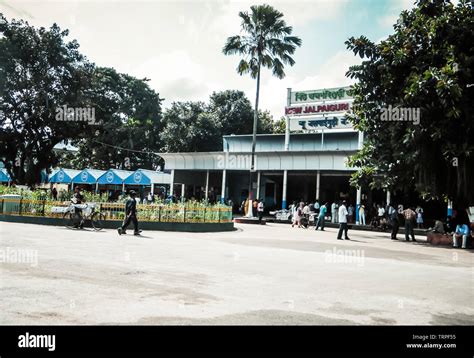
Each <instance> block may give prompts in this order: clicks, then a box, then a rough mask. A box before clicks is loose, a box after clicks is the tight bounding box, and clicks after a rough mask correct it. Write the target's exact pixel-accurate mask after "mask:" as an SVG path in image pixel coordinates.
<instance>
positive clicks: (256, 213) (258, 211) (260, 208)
mask: <svg viewBox="0 0 474 358" xmlns="http://www.w3.org/2000/svg"><path fill="white" fill-rule="evenodd" d="M248 210H249V199H248V198H247V199H246V200H243V201H242V204H241V205H240V213H241V214H243V215H244V216H247V214H248ZM264 210H265V204H264V203H263V199H254V200H252V216H253V217H258V222H260V223H261V222H262V218H263V213H264Z"/></svg>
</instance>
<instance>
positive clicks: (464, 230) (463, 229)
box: [453, 223, 470, 249]
mask: <svg viewBox="0 0 474 358" xmlns="http://www.w3.org/2000/svg"><path fill="white" fill-rule="evenodd" d="M469 234H470V230H469V225H467V224H466V223H464V224H459V225H458V226H456V230H455V231H454V234H453V247H459V240H462V246H461V248H463V249H466V248H467V238H468V237H469Z"/></svg>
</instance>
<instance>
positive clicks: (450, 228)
mask: <svg viewBox="0 0 474 358" xmlns="http://www.w3.org/2000/svg"><path fill="white" fill-rule="evenodd" d="M454 230H456V219H455V218H453V217H451V215H449V216H448V217H447V219H446V228H445V231H446V233H447V234H450V235H451V234H452V233H453V232H454Z"/></svg>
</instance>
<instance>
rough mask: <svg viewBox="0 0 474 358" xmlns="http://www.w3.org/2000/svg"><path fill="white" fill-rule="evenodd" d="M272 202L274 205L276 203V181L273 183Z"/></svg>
mask: <svg viewBox="0 0 474 358" xmlns="http://www.w3.org/2000/svg"><path fill="white" fill-rule="evenodd" d="M273 203H274V204H275V206H276V203H277V183H276V182H274V183H273Z"/></svg>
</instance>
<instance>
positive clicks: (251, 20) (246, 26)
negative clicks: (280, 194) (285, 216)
mask: <svg viewBox="0 0 474 358" xmlns="http://www.w3.org/2000/svg"><path fill="white" fill-rule="evenodd" d="M250 9H251V12H250V13H248V12H242V11H241V12H239V16H240V18H241V19H242V24H241V30H242V31H241V32H242V33H243V34H242V35H236V36H231V37H229V38H228V39H227V42H226V44H225V46H224V48H223V49H222V52H223V53H224V54H225V55H234V54H237V55H240V56H243V58H242V59H241V60H240V62H239V65H238V67H237V72H238V73H239V74H240V75H241V76H242V75H243V74H247V73H250V76H252V78H253V79H257V92H256V96H255V112H254V117H253V133H252V160H251V167H250V174H249V210H248V212H249V215H248V216H250V217H252V216H253V215H252V209H251V208H252V199H253V192H252V172H253V171H254V168H255V143H256V136H257V121H258V98H259V93H260V70H261V68H262V66H263V67H267V68H268V69H271V70H272V73H273V75H274V76H276V77H277V78H279V79H282V78H283V77H285V71H284V65H290V66H293V65H294V64H295V61H294V60H293V58H292V57H291V56H290V55H292V54H293V53H294V52H295V50H296V47H297V46H301V39H300V38H299V37H296V36H291V33H292V32H293V28H292V27H291V26H287V25H286V22H285V20H283V14H282V13H281V12H279V11H278V10H276V9H275V8H273V7H272V6H270V5H258V6H257V5H254V6H251V7H250Z"/></svg>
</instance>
